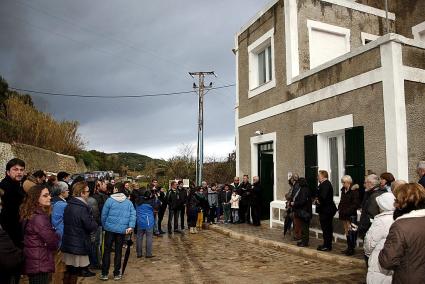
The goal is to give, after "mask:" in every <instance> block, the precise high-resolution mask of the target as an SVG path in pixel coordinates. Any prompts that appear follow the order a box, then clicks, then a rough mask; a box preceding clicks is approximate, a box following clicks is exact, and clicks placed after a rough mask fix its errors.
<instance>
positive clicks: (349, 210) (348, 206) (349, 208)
mask: <svg viewBox="0 0 425 284" xmlns="http://www.w3.org/2000/svg"><path fill="white" fill-rule="evenodd" d="M359 207H360V201H359V192H358V190H356V189H354V190H353V189H352V188H350V190H348V191H347V192H345V188H344V187H343V188H341V199H340V202H339V205H338V211H339V220H346V221H350V220H351V217H353V216H356V217H357V209H358V208H359Z"/></svg>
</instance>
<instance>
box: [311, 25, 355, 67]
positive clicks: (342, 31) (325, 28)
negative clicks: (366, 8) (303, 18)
mask: <svg viewBox="0 0 425 284" xmlns="http://www.w3.org/2000/svg"><path fill="white" fill-rule="evenodd" d="M307 28H308V38H309V41H308V48H309V54H310V69H313V68H315V67H318V66H320V65H322V64H325V63H326V62H323V63H321V64H319V65H317V66H315V67H312V66H311V54H312V50H313V48H314V46H313V45H312V42H311V36H312V31H313V30H318V31H322V32H328V33H332V34H336V35H342V36H344V38H345V53H348V52H350V33H351V32H350V30H349V29H346V28H342V27H338V26H334V25H330V24H326V23H322V22H318V21H313V20H307Z"/></svg>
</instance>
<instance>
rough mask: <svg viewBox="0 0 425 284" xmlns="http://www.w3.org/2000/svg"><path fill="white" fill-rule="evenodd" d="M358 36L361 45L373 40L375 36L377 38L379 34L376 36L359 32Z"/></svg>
mask: <svg viewBox="0 0 425 284" xmlns="http://www.w3.org/2000/svg"><path fill="white" fill-rule="evenodd" d="M360 37H361V39H362V44H363V45H366V44H368V43H369V42H371V41H374V40H376V39H377V38H379V36H377V35H373V34H368V33H364V32H361V34H360Z"/></svg>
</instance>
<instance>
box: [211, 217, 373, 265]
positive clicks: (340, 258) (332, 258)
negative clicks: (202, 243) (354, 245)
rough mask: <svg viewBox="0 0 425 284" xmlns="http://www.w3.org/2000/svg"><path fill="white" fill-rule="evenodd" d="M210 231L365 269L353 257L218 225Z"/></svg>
mask: <svg viewBox="0 0 425 284" xmlns="http://www.w3.org/2000/svg"><path fill="white" fill-rule="evenodd" d="M208 229H210V230H212V231H214V232H217V233H220V234H223V235H225V236H228V237H230V238H233V239H238V240H241V241H246V242H249V243H253V244H256V245H260V246H263V247H266V248H273V249H278V250H281V251H284V252H287V253H290V254H295V255H299V256H303V257H307V258H314V259H317V260H321V261H326V262H331V263H335V264H340V265H344V266H347V265H350V266H351V267H353V268H362V269H364V268H365V263H364V260H361V259H355V258H352V257H347V256H343V255H333V254H329V253H325V252H321V251H317V250H314V249H311V248H300V247H297V246H294V245H290V244H287V243H283V242H278V241H272V240H266V239H263V238H259V237H254V236H250V235H246V234H241V233H238V232H235V231H232V230H229V229H226V228H223V227H220V226H217V225H209V226H208Z"/></svg>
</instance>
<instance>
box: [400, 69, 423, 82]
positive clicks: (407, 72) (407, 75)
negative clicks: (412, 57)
mask: <svg viewBox="0 0 425 284" xmlns="http://www.w3.org/2000/svg"><path fill="white" fill-rule="evenodd" d="M403 79H404V80H407V81H412V82H418V83H422V84H425V70H424V69H419V68H415V67H410V66H403Z"/></svg>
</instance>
